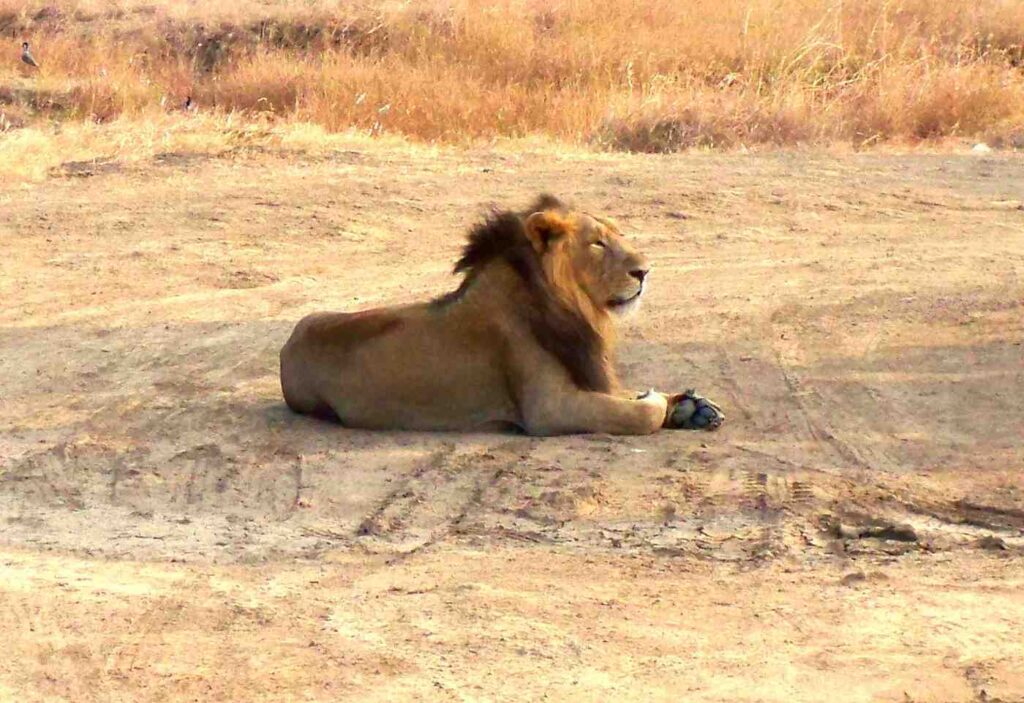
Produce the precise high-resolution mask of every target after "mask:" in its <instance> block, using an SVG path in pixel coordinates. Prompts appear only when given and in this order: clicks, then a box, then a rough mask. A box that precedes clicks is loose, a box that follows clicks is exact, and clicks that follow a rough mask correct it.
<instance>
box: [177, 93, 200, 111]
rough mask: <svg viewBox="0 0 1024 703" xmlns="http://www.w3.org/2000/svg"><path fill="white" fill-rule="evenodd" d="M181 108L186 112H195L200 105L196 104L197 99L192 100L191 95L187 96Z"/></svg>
mask: <svg viewBox="0 0 1024 703" xmlns="http://www.w3.org/2000/svg"><path fill="white" fill-rule="evenodd" d="M181 109H182V110H184V111H185V112H195V111H196V110H198V109H199V106H198V105H196V103H195V101H194V100H192V96H191V95H189V96H188V97H187V98H185V104H184V105H182V106H181Z"/></svg>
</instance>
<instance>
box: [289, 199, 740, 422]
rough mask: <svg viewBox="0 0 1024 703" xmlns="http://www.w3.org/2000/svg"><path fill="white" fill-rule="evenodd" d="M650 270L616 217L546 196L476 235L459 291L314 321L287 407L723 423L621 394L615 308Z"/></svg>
mask: <svg viewBox="0 0 1024 703" xmlns="http://www.w3.org/2000/svg"><path fill="white" fill-rule="evenodd" d="M648 270H649V268H648V265H647V262H646V260H645V259H644V258H643V256H641V255H640V254H639V253H637V252H636V251H634V250H633V249H632V248H631V247H630V246H629V245H628V244H627V243H626V242H625V241H624V240H623V238H622V235H621V234H620V233H619V231H618V229H617V228H616V226H615V225H614V224H613V223H612V222H610V221H609V220H607V219H604V218H601V217H597V216H593V215H587V214H584V213H581V212H576V211H574V210H571V209H569V208H568V207H566V206H565V205H563V204H562V203H561V202H560V201H559V200H557V199H556V198H554V197H552V196H550V195H545V196H541V197H540V198H539V199H538V200H537V202H536V203H535V204H534V205H533V207H531V208H529V209H528V210H526V211H525V212H520V213H516V212H498V213H494V214H492V215H491V216H490V217H489V218H487V219H486V220H485V221H484V222H482V223H481V224H480V225H478V226H477V227H476V228H474V229H473V230H472V232H471V233H470V235H469V242H468V243H467V244H466V247H465V249H464V251H463V254H462V258H461V259H459V261H458V263H457V264H456V265H455V272H456V273H463V274H465V277H464V279H463V281H462V284H461V285H460V286H459V287H458V289H457V290H455V291H453V292H451V293H448V294H447V295H444V296H442V297H441V298H438V299H436V300H434V301H432V302H428V303H420V304H415V305H406V306H399V307H391V308H379V309H376V310H367V311H364V312H357V313H317V314H313V315H309V316H307V317H305V318H304V319H302V320H301V321H300V322H299V324H298V325H297V326H296V327H295V331H294V332H292V336H291V338H290V339H289V340H288V342H287V343H286V344H285V346H284V348H283V349H282V350H281V389H282V390H283V392H284V398H285V401H286V402H287V403H288V406H289V407H290V408H291V409H292V410H294V411H296V412H299V413H309V414H311V415H316V416H320V417H324V418H330V419H335V420H338V421H340V422H341V423H342V424H344V425H347V426H349V427H362V428H373V429H417V430H466V429H475V428H481V427H494V426H508V425H513V426H518V427H520V428H522V429H523V430H525V431H526V432H527V433H529V434H533V435H554V434H569V433H574V432H608V433H612V434H646V433H650V432H654V431H656V430H657V429H659V428H661V427H666V428H688V429H698V428H704V429H717V428H718V426H719V425H721V423H722V421H723V420H724V415H723V414H722V412H721V410H720V409H719V408H718V407H717V406H716V405H715V404H714V403H711V402H710V401H708V400H706V399H704V398H701V397H699V396H696V395H694V394H693V392H692V391H688V392H686V393H680V394H672V395H665V394H662V393H656V392H654V391H653V390H651V391H647V392H646V393H643V394H640V395H637V394H635V393H634V394H627V393H623V392H622V391H621V390H620V389H619V385H618V380H617V379H616V376H615V372H614V370H613V368H612V364H611V361H610V353H611V344H612V337H613V335H612V324H613V316H615V315H619V314H623V313H626V312H627V311H629V310H630V309H632V308H634V307H635V306H636V305H637V303H638V301H639V300H640V296H641V294H642V293H643V291H644V281H645V280H646V277H647V273H648Z"/></svg>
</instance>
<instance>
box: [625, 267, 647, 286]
mask: <svg viewBox="0 0 1024 703" xmlns="http://www.w3.org/2000/svg"><path fill="white" fill-rule="evenodd" d="M648 273H650V269H633V270H632V271H630V272H629V275H630V276H632V277H633V278H635V279H636V280H638V281H640V282H641V283H643V282H644V279H645V278H647V274H648Z"/></svg>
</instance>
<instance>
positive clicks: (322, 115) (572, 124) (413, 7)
mask: <svg viewBox="0 0 1024 703" xmlns="http://www.w3.org/2000/svg"><path fill="white" fill-rule="evenodd" d="M0 36H3V37H5V38H6V40H7V41H8V42H9V44H10V47H9V49H8V50H7V52H6V53H5V56H7V58H8V60H7V61H5V62H4V64H3V66H2V67H0V129H6V130H17V129H18V128H20V127H25V126H30V127H31V126H34V127H37V128H39V129H43V130H46V129H52V124H53V123H54V122H58V123H64V122H75V123H79V124H83V123H109V122H111V121H116V120H119V119H125V118H128V119H131V120H143V121H152V120H154V119H156V118H158V117H159V116H161V115H164V114H165V113H167V112H174V111H177V110H179V109H180V107H181V106H182V105H183V104H184V101H185V100H186V98H187V97H188V96H190V95H191V96H192V98H193V99H194V100H195V102H196V104H197V105H198V106H199V110H200V111H201V112H203V113H207V114H211V113H212V114H217V115H221V116H224V115H235V116H236V119H237V120H244V121H246V122H252V121H253V120H254V119H256V118H259V120H260V122H261V123H265V122H268V121H269V122H272V123H274V124H276V125H280V124H281V123H299V124H311V125H316V126H318V127H321V128H323V129H324V130H326V131H327V132H339V131H347V130H356V131H358V132H362V133H364V134H370V135H384V134H389V135H402V136H405V137H408V138H413V139H416V140H427V141H441V142H456V143H460V142H466V141H474V140H491V139H496V138H521V137H526V136H542V137H545V138H550V139H554V140H557V141H560V142H567V143H572V144H575V145H582V146H587V147H592V148H597V149H610V150H626V151H649V152H669V151H677V150H681V149H687V148H691V147H740V146H746V147H753V146H756V145H764V144H771V145H784V144H793V143H822V142H842V143H848V144H852V145H855V146H864V145H870V144H875V143H879V142H886V141H893V140H897V141H901V142H911V143H914V142H919V141H921V140H933V139H938V138H945V137H970V138H972V139H984V140H987V141H988V142H990V143H992V144H994V145H996V146H999V145H1011V146H1012V145H1016V146H1020V145H1021V144H1022V143H1024V131H1022V126H1021V125H1022V124H1024V3H1020V2H1018V1H1017V0H941V1H937V2H936V1H933V0H690V1H687V2H679V1H678V0H636V1H633V2H621V1H619V0H593V1H589V2H582V1H578V0H553V1H552V2H547V1H541V0H502V1H495V2H482V1H478V0H452V1H451V2H444V1H443V0H407V1H406V2H391V1H389V2H376V3H371V2H324V1H322V0H311V1H310V2H305V3H286V2H283V1H282V0H265V1H263V2H259V1H257V0H237V1H235V2H231V3H211V2H195V1H193V2H169V1H168V0H149V1H143V0H46V1H42V0H0ZM22 40H27V41H29V42H31V44H32V47H33V52H34V54H35V56H36V58H37V60H38V61H39V62H40V63H41V66H42V68H41V70H40V71H38V72H37V71H34V70H24V68H25V67H23V66H22V65H21V63H20V61H19V60H18V52H19V47H20V42H21V41H22ZM236 124H237V122H236ZM144 131H145V130H144Z"/></svg>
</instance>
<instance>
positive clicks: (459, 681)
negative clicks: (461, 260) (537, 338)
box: [0, 144, 1024, 703]
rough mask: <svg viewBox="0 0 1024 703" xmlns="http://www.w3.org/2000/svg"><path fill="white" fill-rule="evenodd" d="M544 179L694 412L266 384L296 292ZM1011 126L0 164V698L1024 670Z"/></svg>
mask: <svg viewBox="0 0 1024 703" xmlns="http://www.w3.org/2000/svg"><path fill="white" fill-rule="evenodd" d="M540 190H551V191H553V192H555V193H557V194H559V195H562V196H563V197H566V198H569V199H572V200H574V201H576V202H577V203H579V204H581V205H583V206H585V207H586V208H587V209H590V210H594V211H602V212H605V213H607V214H610V215H612V216H614V217H616V218H618V219H619V220H620V221H621V223H622V225H623V228H624V230H625V231H626V232H627V233H628V234H629V235H630V237H631V239H632V240H633V241H635V242H636V243H637V244H638V245H639V247H640V248H641V249H642V250H643V251H645V252H646V253H647V254H648V256H649V257H650V259H651V260H652V263H653V273H652V284H653V285H652V288H651V291H650V293H649V295H648V297H647V299H646V307H645V309H644V310H643V311H642V313H641V314H640V315H638V316H637V317H635V318H634V321H633V322H631V323H630V325H629V327H628V328H627V329H626V330H625V331H624V333H623V341H622V345H621V350H620V353H621V368H622V371H623V376H624V379H625V381H626V382H628V384H629V385H631V386H634V387H641V388H646V387H649V386H654V387H656V388H658V389H661V390H681V389H683V388H685V387H688V386H695V387H696V388H697V389H698V390H699V391H701V392H703V393H705V394H706V395H708V396H710V397H712V398H714V399H716V400H717V401H719V402H720V403H721V404H722V406H723V407H724V409H725V410H726V412H727V413H728V415H729V420H728V423H727V425H726V426H725V427H724V428H723V429H722V430H721V431H720V432H718V433H716V434H696V433H687V432H674V433H662V434H659V435H656V436H652V437H641V438H617V437H608V436H590V437H583V436H577V437H565V438H555V439H535V438H529V437H524V436H516V435H510V434H509V435H502V434H485V433H475V434H428V433H370V432H359V431H351V430H346V429H344V428H341V427H337V426H334V425H330V424H327V423H324V422H320V421H316V420H311V419H309V418H305V417H297V416H294V415H292V414H290V413H289V412H288V411H287V410H286V408H285V406H284V405H283V403H282V401H281V398H280V391H279V387H278V377H277V352H278V350H279V348H280V346H281V344H282V343H283V342H284V340H285V339H286V337H287V335H288V333H289V332H290V330H291V327H292V325H293V324H294V322H295V321H296V320H297V319H298V318H299V317H301V316H302V315H303V314H305V313H307V312H310V311H312V310H317V309H341V310H354V309H359V308H363V307H367V306H373V305H378V304H389V303H400V302H404V301H411V300H417V299H421V298H423V297H426V296H432V295H434V294H437V293H439V292H442V291H444V290H446V289H450V288H452V287H453V286H454V285H455V283H456V281H455V279H453V278H452V277H451V276H450V274H449V269H450V266H451V262H452V261H453V259H454V257H455V254H456V252H457V250H458V249H459V247H460V245H461V241H462V238H463V234H464V231H465V229H466V227H467V226H468V224H470V223H471V222H472V221H473V220H474V219H475V218H476V217H477V216H478V215H479V213H480V212H481V211H482V209H483V208H485V207H486V206H488V205H490V204H505V205H512V206H518V205H521V204H523V203H525V202H527V201H528V200H529V199H531V198H532V197H533V196H534V195H535V194H536V193H537V192H538V191H540ZM1022 198H1024V159H1022V158H1021V157H1020V156H1019V155H1018V156H1013V155H993V154H989V155H976V154H968V155H955V154H912V155H896V154H883V153H873V154H866V155H865V154H859V155H858V154H845V155H829V154H826V153H795V152H784V153H776V154H767V155H742V154H737V155H686V156H672V157H668V156H663V157H627V156H595V155H584V154H577V155H559V154H556V153H554V152H542V151H539V152H537V153H530V154H520V155H516V154H512V153H506V152H500V151H469V152H466V151H454V150H453V151H447V150H442V151H433V150H429V149H416V148H407V149H406V148H387V149H385V148H383V147H379V146H372V145H358V144H356V145H353V148H352V149H351V150H348V151H343V152H338V153H336V154H332V155H330V156H328V157H324V158H306V159H298V158H294V157H292V158H285V157H282V156H279V155H274V154H271V153H264V154H235V155H230V156H225V157H219V158H210V157H205V156H200V155H191V154H182V153H178V154H165V155H162V156H161V157H159V158H158V159H156V160H155V161H154V162H152V163H145V164H141V165H140V164H135V165H119V164H116V163H113V164H110V163H107V164H102V163H101V164H95V165H82V164H71V165H69V166H68V167H67V168H65V169H64V171H63V172H62V173H61V174H57V175H55V176H54V177H53V178H52V179H50V180H49V181H47V182H45V183H42V184H38V185H26V186H5V187H4V188H3V190H0V242H2V245H3V254H2V257H0V299H2V300H3V305H2V306H0V631H2V632H3V633H4V636H3V641H4V656H3V657H0V699H2V700H11V701H43V700H45V701H51V700H73V701H76V702H81V701H94V700H96V701H169V700H204V701H206V700H224V701H261V700H275V701H282V700H310V701H336V700H358V701H398V700H424V701H434V700H454V701H488V700H493V701H512V700H523V701H533V700H550V701H564V700H580V701H611V700H651V701H660V700H665V701H669V700H671V701H680V700H683V701H729V702H737V701H786V702H792V701H821V700H825V699H826V698H827V699H828V700H834V701H898V702H901V703H903V702H906V701H936V702H939V701H941V702H951V701H990V702H991V701H1024V634H1022V633H1024V568H1022V567H1024V478H1022V469H1024V439H1022V434H1024V346H1022V343H1024V204H1022Z"/></svg>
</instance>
